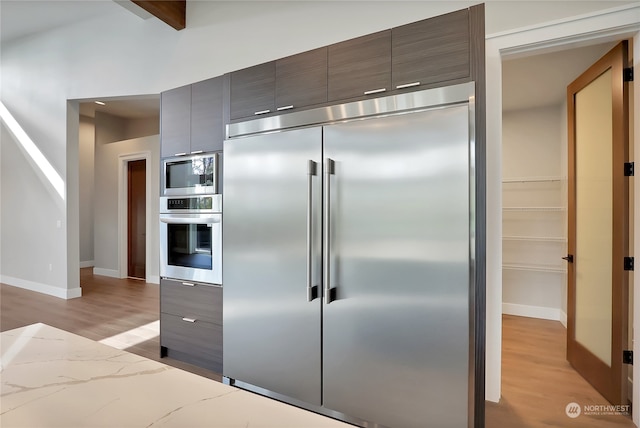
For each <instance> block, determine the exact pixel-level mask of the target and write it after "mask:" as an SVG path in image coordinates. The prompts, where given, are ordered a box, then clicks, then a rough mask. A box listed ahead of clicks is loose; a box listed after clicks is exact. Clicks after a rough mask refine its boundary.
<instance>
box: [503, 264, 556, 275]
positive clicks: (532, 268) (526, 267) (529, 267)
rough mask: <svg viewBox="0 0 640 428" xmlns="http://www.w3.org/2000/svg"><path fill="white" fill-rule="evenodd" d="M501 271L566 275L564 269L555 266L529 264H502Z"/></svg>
mask: <svg viewBox="0 0 640 428" xmlns="http://www.w3.org/2000/svg"><path fill="white" fill-rule="evenodd" d="M502 269H506V270H520V271H528V272H553V273H566V272H567V269H566V267H562V266H557V265H540V264H529V263H504V264H503V265H502Z"/></svg>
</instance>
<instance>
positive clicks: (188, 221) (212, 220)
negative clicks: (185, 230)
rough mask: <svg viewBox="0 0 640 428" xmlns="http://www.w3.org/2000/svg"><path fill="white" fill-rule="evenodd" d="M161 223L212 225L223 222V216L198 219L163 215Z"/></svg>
mask: <svg viewBox="0 0 640 428" xmlns="http://www.w3.org/2000/svg"><path fill="white" fill-rule="evenodd" d="M160 221H161V222H162V223H170V224H203V223H206V224H212V223H220V222H221V221H222V219H221V216H219V215H218V216H213V217H211V216H197V217H185V216H167V215H161V216H160Z"/></svg>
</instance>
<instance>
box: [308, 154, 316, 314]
mask: <svg viewBox="0 0 640 428" xmlns="http://www.w3.org/2000/svg"><path fill="white" fill-rule="evenodd" d="M316 167H317V164H316V162H314V161H312V160H309V161H308V162H307V301H308V302H312V301H313V300H314V299H316V298H317V297H318V287H316V286H315V285H313V269H312V268H311V267H312V264H313V176H315V175H316Z"/></svg>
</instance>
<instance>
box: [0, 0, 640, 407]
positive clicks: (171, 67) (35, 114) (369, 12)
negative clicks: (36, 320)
mask: <svg viewBox="0 0 640 428" xmlns="http://www.w3.org/2000/svg"><path fill="white" fill-rule="evenodd" d="M2 3H3V2H0V8H1V7H2ZM475 3H480V2H479V1H474V2H456V1H450V2H442V1H420V2H418V1H408V2H398V1H352V2H350V1H345V2H320V1H308V2H268V1H259V2H238V1H236V2H217V1H216V2H205V1H200V2H198V1H196V2H189V3H188V8H187V26H188V28H187V29H185V30H183V31H181V32H176V31H174V30H173V29H171V28H169V27H168V26H166V25H164V24H162V23H160V22H158V21H157V20H155V19H149V20H147V21H142V20H140V19H139V18H138V17H136V16H134V15H132V14H131V13H130V12H128V11H126V10H124V9H123V8H119V6H117V5H116V6H115V8H114V12H113V13H112V14H103V15H102V16H100V17H98V18H96V19H94V20H92V21H89V22H79V23H77V24H75V25H71V26H66V27H62V28H58V29H55V30H52V31H49V32H47V33H46V34H41V35H36V36H32V37H25V38H23V39H18V40H13V41H10V42H8V43H3V44H2V49H1V57H0V59H1V61H2V64H1V72H2V86H1V89H0V90H1V93H0V98H1V100H2V103H3V104H4V105H5V106H6V107H7V108H8V109H9V111H11V113H12V114H13V115H14V116H15V117H16V119H17V120H18V122H19V123H20V124H21V125H22V127H23V128H24V129H25V131H26V132H27V133H28V134H29V135H30V136H31V138H32V139H33V140H34V141H35V143H36V144H37V146H38V147H39V148H40V150H41V151H42V152H43V153H44V155H45V156H46V157H47V158H48V159H49V161H50V162H51V164H52V165H53V167H54V168H55V170H56V171H57V172H58V173H59V174H60V175H61V176H62V177H63V179H65V180H67V182H66V186H67V189H69V190H70V191H69V192H67V194H66V195H65V198H64V199H62V198H60V197H57V196H56V195H55V193H53V192H52V190H51V189H50V187H49V186H48V185H47V184H46V183H45V184H43V183H44V182H43V181H41V180H40V179H39V178H38V177H39V176H38V173H37V172H35V173H34V171H35V169H34V168H32V167H31V164H30V163H29V162H28V161H27V160H26V159H25V157H24V156H23V155H22V154H21V152H20V151H19V150H18V149H17V148H16V142H15V140H14V139H13V138H12V137H11V135H10V134H9V133H7V132H6V130H5V127H4V125H3V126H2V146H1V147H2V150H3V151H2V156H1V157H2V171H0V181H1V182H2V208H1V209H2V216H1V221H2V224H1V226H0V227H1V229H2V252H1V257H2V260H0V266H2V277H1V279H2V280H3V281H4V282H7V283H10V284H15V285H19V284H22V285H24V286H26V284H35V288H37V289H39V290H40V291H43V292H50V294H56V293H57V294H56V295H61V296H62V297H64V296H68V291H67V290H74V289H78V286H79V278H78V276H77V274H75V273H74V272H75V271H77V267H78V264H79V263H78V259H79V256H78V255H77V254H78V252H79V251H78V245H79V243H78V241H79V239H77V233H75V234H74V231H69V232H68V233H67V231H66V230H65V229H66V224H67V220H69V224H70V226H71V227H73V226H74V221H73V220H74V216H75V215H76V214H74V213H75V210H76V209H77V206H78V190H77V188H78V183H77V179H78V178H77V174H74V173H73V172H72V169H73V166H69V165H67V156H69V159H72V162H71V164H72V165H73V159H74V154H73V151H74V150H76V151H77V145H78V131H77V127H78V125H77V121H78V119H77V114H78V113H77V106H76V105H75V104H74V103H70V104H69V105H68V103H67V100H69V99H71V100H73V99H89V98H94V97H109V96H126V95H139V94H157V93H160V92H161V91H164V90H167V89H170V88H174V87H177V86H181V85H184V84H189V83H193V82H196V81H199V80H203V79H206V78H209V77H213V76H216V75H220V74H223V73H225V72H229V71H232V70H237V69H240V68H243V67H247V66H251V65H254V64H258V63H261V62H264V61H268V60H273V59H276V58H280V57H283V56H286V55H290V54H294V53H297V52H301V51H305V50H308V49H312V48H315V47H319V46H323V45H327V44H330V43H333V42H338V41H341V40H345V39H348V38H351V37H355V36H360V35H363V34H367V33H371V32H374V31H378V30H382V29H386V28H390V27H393V26H396V25H401V24H405V23H409V22H413V21H416V20H419V19H423V18H428V17H431V16H435V15H439V14H442V13H445V12H449V11H452V10H456V9H460V8H462V7H466V6H468V5H471V4H475ZM620 3H633V2H629V1H626V2H620ZM620 3H619V2H608V1H594V2H592V1H554V2H535V1H518V2H503V1H489V2H488V4H487V9H486V14H487V34H491V33H495V32H497V31H504V30H507V29H513V28H519V27H523V26H527V25H534V24H539V23H541V22H544V21H548V20H554V19H559V18H563V17H568V16H573V15H578V14H582V13H586V12H589V11H594V10H600V9H604V8H608V7H613V6H615V5H617V4H620ZM60 7H72V6H70V5H69V4H66V2H60ZM1 19H11V17H9V16H6V15H4V14H2V16H1ZM611 25H612V26H613V25H614V24H613V23H612V24H611ZM582 31H588V30H582ZM487 55H488V59H489V60H491V56H492V55H493V56H494V57H495V56H496V54H495V53H493V52H489V51H488V52H487ZM497 56H498V59H499V54H497ZM487 71H488V73H487V81H488V83H489V84H490V86H489V87H488V89H489V91H488V103H487V107H488V109H487V118H488V120H490V121H491V120H495V118H496V115H499V114H500V109H501V105H500V101H499V99H500V65H499V64H498V65H495V63H493V64H489V65H488V70H487ZM492 79H498V83H497V85H496V82H495V81H492ZM496 99H497V101H496ZM68 109H70V110H71V111H72V112H74V113H73V114H72V116H73V115H75V119H73V118H72V117H67V112H68ZM67 121H69V123H68V122H67ZM74 121H75V122H76V123H75V125H74ZM498 122H499V119H498ZM74 126H75V128H76V129H75V131H74V130H73V128H74ZM68 127H69V130H68V129H67V128H68ZM74 135H75V136H74ZM488 141H489V147H488V170H489V174H488V186H489V189H488V196H487V202H488V225H487V233H488V248H487V293H488V295H487V317H488V321H487V397H488V398H489V399H491V400H494V401H495V400H497V399H498V398H499V389H500V388H499V382H500V346H501V343H500V313H501V307H500V306H501V299H502V292H501V273H500V269H501V268H500V253H501V244H500V242H499V241H500V239H499V237H500V229H501V223H500V220H501V216H500V212H499V208H496V207H500V206H501V204H500V199H501V197H500V195H499V189H500V181H499V178H498V180H497V182H496V181H495V180H494V178H495V177H494V175H495V174H497V176H498V177H499V176H500V165H499V163H500V148H499V145H498V146H496V145H495V141H497V142H498V143H499V141H500V137H499V136H497V137H496V135H495V131H492V130H491V129H489V130H488ZM67 142H69V145H70V146H76V147H75V148H74V147H67ZM7 158H9V159H7ZM15 174H17V175H15ZM14 177H20V178H22V179H23V180H24V181H23V182H21V183H24V184H21V186H19V187H18V186H10V185H9V184H8V182H9V181H10V180H12V179H13V178H14ZM24 189H28V192H26V193H27V196H26V197H25V191H24ZM496 192H497V193H496ZM67 207H69V209H70V210H71V211H69V212H68V211H67ZM496 210H497V211H496ZM56 219H61V220H62V228H61V229H57V228H56V222H55V220H56ZM16 225H17V226H18V227H15V226H16ZM76 227H77V226H76ZM18 230H20V232H18ZM33 242H36V243H37V245H36V246H35V247H36V249H35V251H33V250H32V249H31V247H30V246H29V245H28V244H26V243H33ZM7 249H9V251H7ZM67 254H69V257H67ZM96 256H97V255H96ZM49 264H52V265H53V270H52V271H49V270H48V268H47V266H48V265H49ZM74 268H75V269H74ZM52 290H53V291H55V293H54V292H52ZM58 291H62V294H60V293H58Z"/></svg>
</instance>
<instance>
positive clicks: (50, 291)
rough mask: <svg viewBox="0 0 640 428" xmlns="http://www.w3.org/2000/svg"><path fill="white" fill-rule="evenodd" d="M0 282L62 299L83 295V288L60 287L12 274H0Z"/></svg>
mask: <svg viewBox="0 0 640 428" xmlns="http://www.w3.org/2000/svg"><path fill="white" fill-rule="evenodd" d="M0 282H2V283H3V284H7V285H13V286H14V287H18V288H24V289H25V290H30V291H35V292H38V293H42V294H47V295H49V296H54V297H58V298H60V299H65V300H68V299H75V298H76V297H80V296H82V288H80V287H76V288H60V287H54V286H52V285H48V284H42V283H40V282H33V281H28V280H26V279H20V278H14V277H11V276H6V275H2V276H0Z"/></svg>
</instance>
